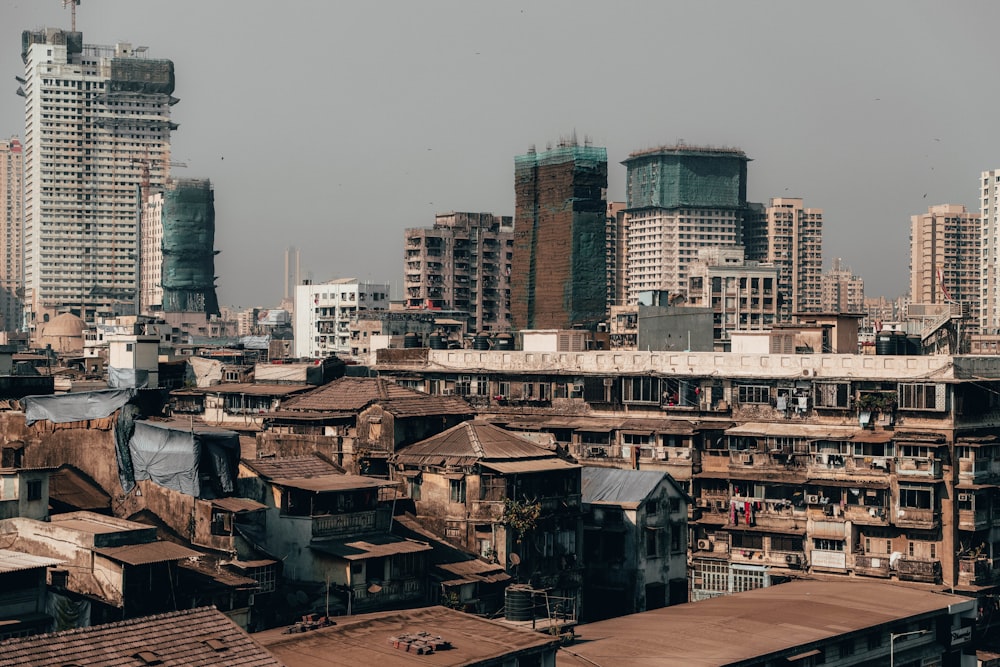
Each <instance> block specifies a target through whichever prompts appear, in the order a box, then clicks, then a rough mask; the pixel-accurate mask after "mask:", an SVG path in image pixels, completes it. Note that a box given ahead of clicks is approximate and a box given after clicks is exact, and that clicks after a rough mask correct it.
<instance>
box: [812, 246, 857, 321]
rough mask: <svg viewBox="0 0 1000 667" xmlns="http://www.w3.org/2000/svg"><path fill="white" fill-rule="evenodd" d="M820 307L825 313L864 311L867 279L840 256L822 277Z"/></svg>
mask: <svg viewBox="0 0 1000 667" xmlns="http://www.w3.org/2000/svg"><path fill="white" fill-rule="evenodd" d="M820 281H821V282H820V291H821V293H822V296H821V299H820V308H821V309H822V312H824V313H864V312H865V280H864V278H862V277H861V276H859V275H856V274H855V273H854V272H853V271H851V268H850V267H849V266H844V264H843V263H842V261H841V259H840V258H839V257H838V258H837V259H835V260H833V268H832V269H830V270H829V271H828V272H826V273H824V274H822V276H821V277H820Z"/></svg>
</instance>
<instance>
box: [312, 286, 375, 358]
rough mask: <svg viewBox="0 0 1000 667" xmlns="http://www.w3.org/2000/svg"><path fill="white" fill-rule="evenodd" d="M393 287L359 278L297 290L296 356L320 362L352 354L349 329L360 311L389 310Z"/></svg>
mask: <svg viewBox="0 0 1000 667" xmlns="http://www.w3.org/2000/svg"><path fill="white" fill-rule="evenodd" d="M388 307H389V285H388V284H387V283H372V282H368V281H365V280H362V281H359V280H357V279H356V278H338V279H335V280H331V281H329V282H325V283H308V282H307V283H304V284H302V285H298V286H296V288H295V315H294V318H295V319H294V321H295V356H297V357H307V358H313V359H319V358H324V357H329V356H332V355H334V354H337V353H343V354H347V353H350V351H351V332H350V329H349V325H350V323H351V322H352V321H354V320H355V319H356V318H357V316H358V313H359V311H362V310H386V309H388Z"/></svg>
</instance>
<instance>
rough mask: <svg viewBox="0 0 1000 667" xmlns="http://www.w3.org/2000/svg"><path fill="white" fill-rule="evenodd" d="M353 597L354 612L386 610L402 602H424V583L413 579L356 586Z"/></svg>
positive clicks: (418, 579) (353, 589)
mask: <svg viewBox="0 0 1000 667" xmlns="http://www.w3.org/2000/svg"><path fill="white" fill-rule="evenodd" d="M351 595H352V596H353V598H354V603H353V609H352V611H354V612H364V611H371V610H374V609H385V608H388V607H389V606H390V605H396V604H399V603H401V602H413V601H419V600H422V599H423V596H424V582H423V580H422V579H420V578H417V577H412V578H408V579H400V580H398V581H386V582H379V583H377V584H375V583H365V584H355V585H354V586H353V587H352V588H351Z"/></svg>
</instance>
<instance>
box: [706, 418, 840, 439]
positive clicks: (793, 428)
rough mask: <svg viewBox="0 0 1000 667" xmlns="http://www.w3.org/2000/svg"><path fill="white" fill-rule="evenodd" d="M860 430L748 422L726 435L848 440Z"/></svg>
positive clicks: (735, 427) (730, 429) (734, 427)
mask: <svg viewBox="0 0 1000 667" xmlns="http://www.w3.org/2000/svg"><path fill="white" fill-rule="evenodd" d="M859 431H860V429H858V428H856V427H854V426H824V425H820V424H796V423H791V424H780V423H778V424H776V423H773V422H748V423H746V424H740V425H739V426H733V427H732V428H728V429H726V431H725V433H726V435H736V436H741V435H748V436H757V437H765V438H766V437H785V438H802V439H804V440H850V439H851V438H852V437H853V436H854V435H855V434H857V433H858V432H859Z"/></svg>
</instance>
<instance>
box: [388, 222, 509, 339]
mask: <svg viewBox="0 0 1000 667" xmlns="http://www.w3.org/2000/svg"><path fill="white" fill-rule="evenodd" d="M404 248H405V250H404V253H405V257H404V258H403V262H404V265H403V277H404V280H405V287H404V289H405V290H406V307H407V308H430V309H435V310H437V309H443V310H459V311H464V312H467V313H468V314H469V318H468V329H469V330H470V331H508V330H509V329H510V274H511V259H512V256H513V250H514V224H513V221H512V219H511V217H510V216H499V215H494V214H492V213H440V214H438V215H436V216H435V217H434V226H433V227H430V228H428V227H414V228H410V229H407V230H406V232H405V240H404Z"/></svg>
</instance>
